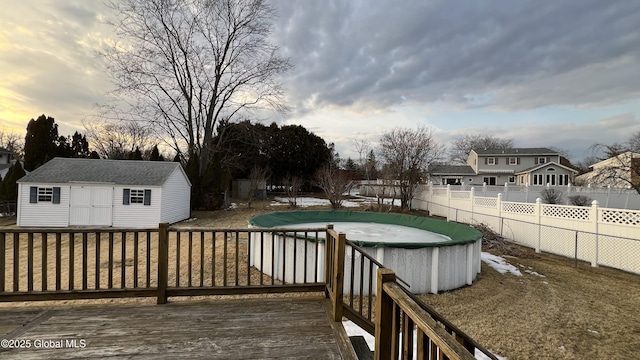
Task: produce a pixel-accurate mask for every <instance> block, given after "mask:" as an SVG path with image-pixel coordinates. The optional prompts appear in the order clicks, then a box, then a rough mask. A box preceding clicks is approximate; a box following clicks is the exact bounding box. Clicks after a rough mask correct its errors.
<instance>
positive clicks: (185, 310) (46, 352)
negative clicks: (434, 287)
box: [0, 298, 343, 360]
mask: <svg viewBox="0 0 640 360" xmlns="http://www.w3.org/2000/svg"><path fill="white" fill-rule="evenodd" d="M326 301H327V300H326V299H323V298H265V299H239V300H238V299H234V300H210V301H181V302H170V303H168V304H165V305H124V304H122V305H113V304H111V305H103V306H98V305H83V306H81V305H78V306H65V307H53V308H46V309H34V308H20V307H15V308H2V309H0V335H4V336H1V337H0V338H6V337H7V336H10V335H11V334H12V333H13V334H18V335H17V336H16V337H15V338H17V339H25V340H31V342H32V344H33V343H34V341H35V340H36V339H39V340H62V341H63V342H64V340H67V339H77V340H80V339H84V340H86V347H85V348H61V349H43V348H39V349H36V348H34V347H33V345H32V348H31V349H11V350H8V349H0V358H2V359H20V360H29V359H83V358H110V357H117V358H118V359H175V358H189V359H198V358H202V359H205V358H206V359H342V358H343V355H342V354H341V352H340V347H339V346H338V341H337V340H336V333H335V331H334V327H333V326H332V324H331V323H330V320H329V318H328V316H327V312H326V307H325V306H326ZM44 311H47V312H48V313H47V316H46V317H44V318H43V317H42V314H43V312H44ZM39 316H40V317H39ZM33 320H38V321H36V322H34V323H33V324H31V325H30V327H26V326H29V324H30V322H32V321H33ZM21 329H26V332H25V331H21ZM65 345H66V344H65Z"/></svg>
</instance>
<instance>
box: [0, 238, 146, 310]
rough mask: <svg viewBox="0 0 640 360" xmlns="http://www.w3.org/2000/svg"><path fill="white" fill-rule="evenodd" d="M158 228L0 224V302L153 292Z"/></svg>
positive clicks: (124, 295) (120, 295)
mask: <svg viewBox="0 0 640 360" xmlns="http://www.w3.org/2000/svg"><path fill="white" fill-rule="evenodd" d="M157 233H158V229H136V230H131V229H109V230H104V229H28V230H25V229H2V230H1V231H0V301H33V300H64V299H93V298H108V297H154V296H156V295H157V291H156V288H157V265H155V264H154V261H155V259H156V257H157V255H156V256H154V253H157V238H158V236H157Z"/></svg>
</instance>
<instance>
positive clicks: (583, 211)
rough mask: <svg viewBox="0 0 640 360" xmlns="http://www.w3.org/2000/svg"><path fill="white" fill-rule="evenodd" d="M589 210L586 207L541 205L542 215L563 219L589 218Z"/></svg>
mask: <svg viewBox="0 0 640 360" xmlns="http://www.w3.org/2000/svg"><path fill="white" fill-rule="evenodd" d="M590 211H591V208H588V207H577V206H558V205H542V215H544V216H553V217H560V218H565V219H577V220H589V213H590Z"/></svg>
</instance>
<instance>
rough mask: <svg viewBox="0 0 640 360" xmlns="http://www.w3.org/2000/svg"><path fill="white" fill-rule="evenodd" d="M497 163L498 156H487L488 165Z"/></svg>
mask: <svg viewBox="0 0 640 360" xmlns="http://www.w3.org/2000/svg"><path fill="white" fill-rule="evenodd" d="M495 164H496V158H494V157H490V158H487V165H495Z"/></svg>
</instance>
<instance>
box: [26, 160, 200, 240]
mask: <svg viewBox="0 0 640 360" xmlns="http://www.w3.org/2000/svg"><path fill="white" fill-rule="evenodd" d="M190 206H191V183H190V182H189V179H188V178H187V175H186V174H185V172H184V170H183V169H182V166H181V165H180V164H179V163H175V162H163V161H136V160H102V159H99V160H97V159H67V158H55V159H52V160H50V161H49V162H47V163H46V164H44V165H42V166H41V167H39V168H37V169H35V170H34V171H32V172H31V173H29V174H27V175H25V176H24V177H22V178H21V179H20V180H18V204H17V225H18V226H38V227H67V226H100V227H103V226H105V227H107V226H111V227H118V228H145V227H157V226H158V224H159V223H161V222H168V223H174V222H177V221H180V220H184V219H187V218H189V215H190Z"/></svg>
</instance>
